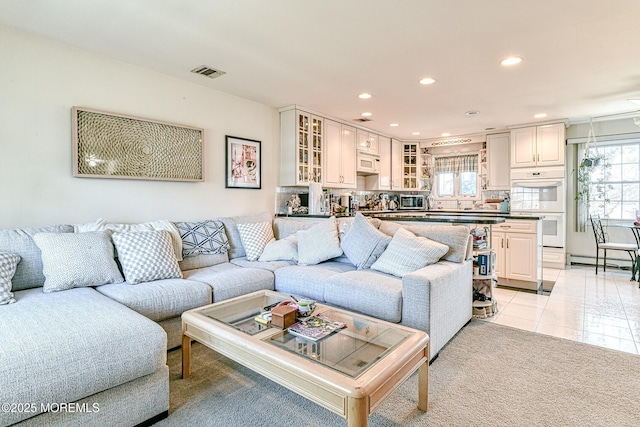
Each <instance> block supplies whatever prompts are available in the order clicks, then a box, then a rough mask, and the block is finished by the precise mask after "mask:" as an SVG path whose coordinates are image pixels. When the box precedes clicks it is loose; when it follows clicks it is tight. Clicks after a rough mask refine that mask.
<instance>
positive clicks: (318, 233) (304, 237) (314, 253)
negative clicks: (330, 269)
mask: <svg viewBox="0 0 640 427" xmlns="http://www.w3.org/2000/svg"><path fill="white" fill-rule="evenodd" d="M296 237H297V238H298V264H300V265H315V264H320V263H321V262H322V261H326V260H328V259H331V258H335V257H339V256H340V255H342V249H341V248H340V238H339V237H338V227H337V226H336V218H335V217H331V218H329V219H326V220H324V221H321V222H320V223H319V224H317V225H314V226H313V227H311V228H309V229H308V230H300V231H298V232H297V233H296Z"/></svg>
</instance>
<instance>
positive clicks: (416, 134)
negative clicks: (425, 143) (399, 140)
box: [411, 132, 420, 136]
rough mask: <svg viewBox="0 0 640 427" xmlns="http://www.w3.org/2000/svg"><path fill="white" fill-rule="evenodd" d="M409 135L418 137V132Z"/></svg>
mask: <svg viewBox="0 0 640 427" xmlns="http://www.w3.org/2000/svg"><path fill="white" fill-rule="evenodd" d="M411 135H413V136H418V135H420V132H411Z"/></svg>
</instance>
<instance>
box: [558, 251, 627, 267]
mask: <svg viewBox="0 0 640 427" xmlns="http://www.w3.org/2000/svg"><path fill="white" fill-rule="evenodd" d="M616 255H618V254H616ZM602 262H603V258H602V256H600V259H599V260H598V263H599V265H600V267H602ZM567 264H568V265H592V266H593V267H594V268H595V266H596V257H595V256H589V255H573V254H567ZM609 267H614V268H620V269H623V270H630V269H631V260H630V259H629V258H627V259H624V258H617V257H615V255H614V257H610V256H607V268H609Z"/></svg>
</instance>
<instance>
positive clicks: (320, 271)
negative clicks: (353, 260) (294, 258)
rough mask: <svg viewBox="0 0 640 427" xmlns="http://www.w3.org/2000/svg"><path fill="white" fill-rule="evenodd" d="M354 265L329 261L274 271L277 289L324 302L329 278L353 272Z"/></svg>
mask: <svg viewBox="0 0 640 427" xmlns="http://www.w3.org/2000/svg"><path fill="white" fill-rule="evenodd" d="M355 269H356V268H355V267H354V266H353V264H350V263H344V262H334V261H328V262H323V263H322V264H318V265H305V266H302V265H294V266H291V267H282V268H279V269H277V270H276V271H274V273H273V274H274V275H275V281H276V282H275V289H276V291H278V292H282V293H284V294H292V295H298V296H302V297H307V298H311V299H314V300H316V301H319V302H323V301H324V295H325V292H324V287H325V284H326V282H327V278H329V277H331V276H333V275H335V274H338V273H344V272H346V271H353V270H355Z"/></svg>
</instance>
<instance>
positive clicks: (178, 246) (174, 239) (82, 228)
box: [74, 218, 182, 261]
mask: <svg viewBox="0 0 640 427" xmlns="http://www.w3.org/2000/svg"><path fill="white" fill-rule="evenodd" d="M74 228H75V231H76V232H77V233H84V232H87V231H100V230H111V231H114V232H115V231H119V232H132V231H136V232H142V231H159V230H165V231H167V232H168V233H169V234H170V235H171V246H172V248H173V251H174V253H175V255H176V259H177V260H178V261H180V260H182V237H180V231H179V230H178V227H176V226H175V224H174V223H172V222H171V221H167V220H165V219H161V220H157V221H152V222H144V223H140V224H119V223H112V222H107V221H105V220H104V219H102V218H100V219H97V220H96V221H93V222H88V223H86V224H76V225H75V227H74Z"/></svg>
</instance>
